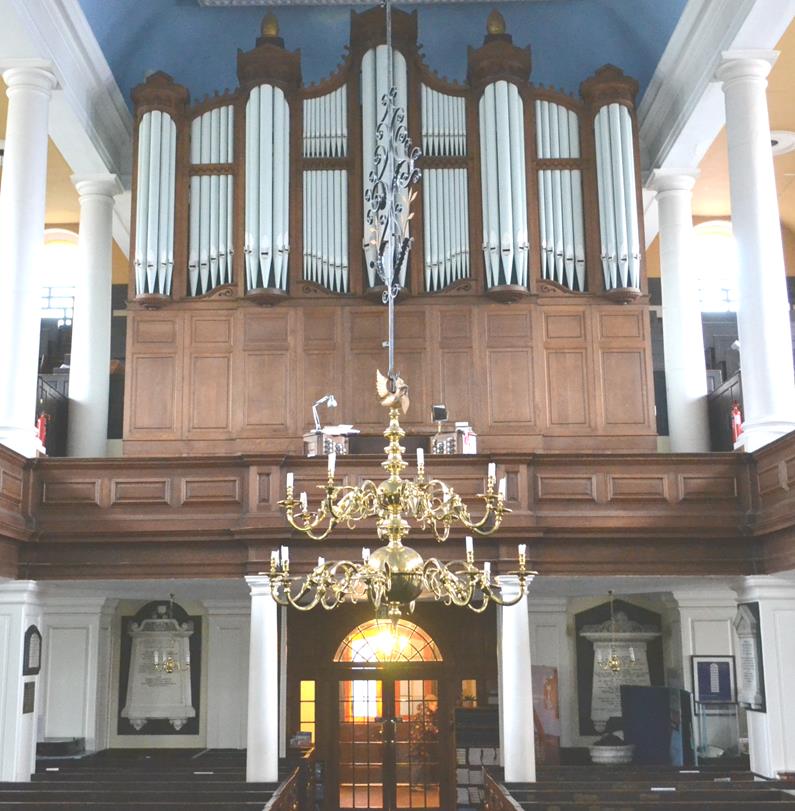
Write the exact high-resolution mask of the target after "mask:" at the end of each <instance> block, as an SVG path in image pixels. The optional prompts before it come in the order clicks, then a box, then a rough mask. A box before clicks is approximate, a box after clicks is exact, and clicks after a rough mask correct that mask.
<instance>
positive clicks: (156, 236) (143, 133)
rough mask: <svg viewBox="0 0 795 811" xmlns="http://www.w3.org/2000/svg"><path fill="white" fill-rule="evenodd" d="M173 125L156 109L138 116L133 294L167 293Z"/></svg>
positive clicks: (171, 260)
mask: <svg viewBox="0 0 795 811" xmlns="http://www.w3.org/2000/svg"><path fill="white" fill-rule="evenodd" d="M176 148H177V128H176V124H175V123H174V120H173V118H172V117H171V116H170V115H169V114H168V113H165V112H162V111H160V110H150V111H149V112H146V113H144V114H143V115H142V116H141V121H140V123H139V125H138V172H137V199H136V220H135V221H136V234H135V258H134V260H133V261H134V267H135V288H136V294H137V295H146V294H157V295H161V296H168V295H170V294H171V279H172V274H173V270H174V204H175V183H176Z"/></svg>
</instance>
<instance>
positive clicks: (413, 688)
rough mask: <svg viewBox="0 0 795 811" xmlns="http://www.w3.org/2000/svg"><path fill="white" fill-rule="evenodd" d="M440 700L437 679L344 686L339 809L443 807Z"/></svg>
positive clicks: (353, 682) (349, 682)
mask: <svg viewBox="0 0 795 811" xmlns="http://www.w3.org/2000/svg"><path fill="white" fill-rule="evenodd" d="M438 696H439V684H438V681H437V680H436V679H420V678H413V679H392V678H384V679H366V678H360V679H355V678H354V679H345V680H341V681H340V683H339V709H338V719H339V723H338V736H337V761H338V769H337V773H338V784H339V794H338V799H339V808H340V809H385V811H425V810H426V809H428V810H430V809H439V808H441V778H442V757H441V754H442V753H441V749H442V745H441V742H440V740H439V717H440V716H439V698H438Z"/></svg>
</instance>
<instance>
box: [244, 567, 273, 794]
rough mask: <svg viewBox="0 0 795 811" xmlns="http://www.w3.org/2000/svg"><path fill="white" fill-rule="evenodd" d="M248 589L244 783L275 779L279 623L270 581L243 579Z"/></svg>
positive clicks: (266, 781)
mask: <svg viewBox="0 0 795 811" xmlns="http://www.w3.org/2000/svg"><path fill="white" fill-rule="evenodd" d="M246 582H247V583H248V585H249V588H250V589H251V636H250V641H249V666H248V735H247V740H248V745H247V748H246V780H247V781H248V782H249V783H275V782H277V780H278V779H279V663H278V660H279V624H278V620H277V612H276V601H275V600H274V599H273V597H271V587H270V580H269V578H267V577H265V576H252V577H247V578H246Z"/></svg>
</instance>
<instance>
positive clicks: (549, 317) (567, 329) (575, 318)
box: [544, 312, 585, 341]
mask: <svg viewBox="0 0 795 811" xmlns="http://www.w3.org/2000/svg"><path fill="white" fill-rule="evenodd" d="M544 338H545V340H548V341H555V340H563V339H565V340H585V313H584V312H580V313H560V314H558V313H544Z"/></svg>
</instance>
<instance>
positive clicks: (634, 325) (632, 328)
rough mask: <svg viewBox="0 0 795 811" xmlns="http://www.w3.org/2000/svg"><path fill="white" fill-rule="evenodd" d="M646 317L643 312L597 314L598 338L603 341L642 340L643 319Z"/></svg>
mask: <svg viewBox="0 0 795 811" xmlns="http://www.w3.org/2000/svg"><path fill="white" fill-rule="evenodd" d="M646 317H648V316H647V315H646V312H645V310H644V311H639V310H632V311H630V312H619V313H616V312H603V313H600V314H599V337H600V338H603V339H607V340H609V339H613V338H636V339H642V338H643V335H644V332H643V324H644V321H643V319H644V318H646Z"/></svg>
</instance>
